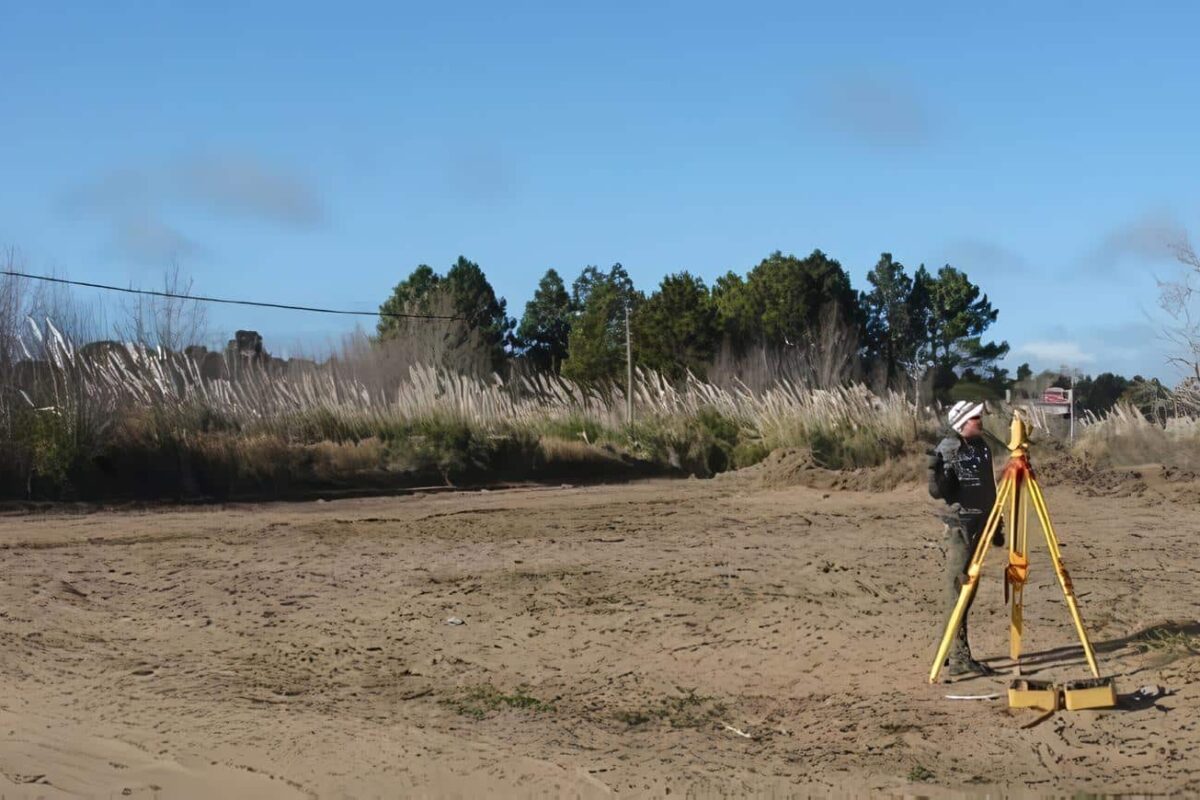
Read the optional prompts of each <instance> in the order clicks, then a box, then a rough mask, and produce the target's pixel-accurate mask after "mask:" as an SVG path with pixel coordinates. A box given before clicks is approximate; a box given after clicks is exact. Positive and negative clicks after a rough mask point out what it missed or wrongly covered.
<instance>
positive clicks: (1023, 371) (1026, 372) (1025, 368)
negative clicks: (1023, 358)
mask: <svg viewBox="0 0 1200 800" xmlns="http://www.w3.org/2000/svg"><path fill="white" fill-rule="evenodd" d="M1032 377H1033V368H1031V367H1030V366H1029V362H1026V363H1024V364H1022V365H1021V366H1019V367H1017V381H1018V382H1024V381H1027V380H1029V379H1030V378H1032Z"/></svg>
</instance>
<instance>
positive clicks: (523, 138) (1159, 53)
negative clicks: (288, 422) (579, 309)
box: [0, 2, 1200, 378]
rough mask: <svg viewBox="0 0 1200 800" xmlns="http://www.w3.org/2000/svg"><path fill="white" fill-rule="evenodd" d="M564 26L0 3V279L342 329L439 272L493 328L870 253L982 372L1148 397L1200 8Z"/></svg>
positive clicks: (227, 319) (398, 11) (501, 10)
mask: <svg viewBox="0 0 1200 800" xmlns="http://www.w3.org/2000/svg"><path fill="white" fill-rule="evenodd" d="M570 5H573V4H562V3H560V4H549V3H546V4H531V3H505V4H472V3H462V2H460V3H453V4H440V6H438V7H436V8H435V5H434V4H420V5H416V4H414V5H411V6H405V5H401V4H379V5H375V6H371V5H360V4H354V3H340V4H321V5H316V4H313V5H307V4H304V3H287V4H282V3H280V4H265V3H236V4H235V3H228V4H226V3H215V2H214V3H204V4H183V3H178V4H171V3H129V4H124V3H104V4H101V3H75V4H67V3H22V4H18V3H13V2H9V3H4V5H3V10H0V42H2V46H0V74H2V75H4V79H3V80H2V81H0V109H2V113H3V115H4V121H3V126H4V132H3V134H2V135H0V176H2V180H0V245H3V246H6V247H10V246H11V247H15V248H17V249H18V250H19V251H20V253H21V255H22V257H23V259H24V263H25V265H26V266H27V267H28V268H30V269H32V270H34V271H39V272H51V271H54V272H56V273H57V274H65V275H68V276H70V277H74V278H80V279H85V280H86V279H90V280H97V281H105V282H110V281H111V282H116V283H121V284H129V283H133V284H134V285H152V284H155V283H159V282H161V274H162V272H163V269H164V268H165V266H166V265H167V264H168V263H169V262H170V261H171V259H172V258H174V259H176V260H177V261H178V262H179V263H180V265H181V266H182V267H183V269H184V270H185V271H186V272H187V273H189V274H190V275H191V276H192V277H193V278H194V280H195V285H196V290H197V291H200V292H203V293H207V294H213V295H233V296H238V297H246V298H254V299H268V300H273V301H283V302H297V303H306V304H314V303H320V304H330V305H336V306H342V307H347V308H354V309H363V310H367V309H373V308H375V307H377V306H378V304H379V302H380V301H381V300H382V299H383V298H384V297H386V296H387V294H388V292H389V290H390V288H391V287H392V286H393V285H394V284H395V283H396V282H397V281H398V280H400V279H401V278H403V277H404V276H405V275H407V274H408V272H409V271H410V270H411V269H412V268H413V267H414V266H416V265H417V264H419V263H429V264H431V265H433V266H435V267H437V268H439V269H445V268H446V267H448V266H449V265H450V264H451V263H452V262H453V261H454V260H455V258H456V257H457V256H458V255H459V254H460V253H461V254H464V255H466V256H467V257H469V258H471V259H473V260H475V261H477V262H479V263H480V264H481V265H482V266H483V268H484V270H485V271H486V272H487V274H488V276H489V277H490V278H491V280H492V283H493V284H494V285H495V286H496V289H497V291H498V292H499V293H500V294H502V295H504V296H505V297H507V299H508V301H509V308H510V312H511V313H513V314H514V315H515V316H519V315H520V313H521V311H522V310H523V308H524V304H525V301H526V300H528V299H529V297H530V296H531V294H532V292H533V290H534V288H535V286H536V284H537V281H538V278H539V277H540V276H541V275H542V273H543V272H544V271H545V270H546V268H548V267H554V268H556V269H558V270H559V271H560V272H561V273H562V274H564V276H566V277H567V278H568V279H570V278H571V277H573V276H574V275H575V274H577V273H578V271H579V270H580V269H581V268H582V267H583V266H585V265H587V264H597V265H600V266H607V265H610V264H611V263H613V262H615V261H620V262H622V263H623V264H624V265H625V266H626V268H627V269H629V271H630V273H631V275H632V276H633V277H634V279H635V281H636V282H637V283H638V285H639V286H640V287H642V288H644V289H649V288H651V287H652V286H653V285H654V284H656V283H657V281H658V280H659V279H660V278H661V277H662V276H663V275H665V274H667V273H669V272H675V271H678V270H681V269H687V270H690V271H692V272H693V273H696V274H699V275H700V276H702V277H704V278H705V279H706V280H708V281H711V280H712V279H713V278H715V277H716V276H717V275H719V274H722V273H724V272H725V271H726V270H729V269H734V270H737V271H739V272H745V271H746V270H747V269H749V268H750V267H752V266H753V265H754V264H756V263H757V262H758V261H759V260H760V259H761V258H763V257H764V256H765V255H766V254H767V253H769V252H770V251H772V250H775V249H781V250H784V251H785V252H795V253H796V254H798V255H804V254H807V253H808V252H810V251H811V250H813V249H814V248H820V249H822V250H824V251H825V252H826V253H828V254H830V255H831V256H833V257H835V258H837V259H838V260H839V261H841V263H842V264H843V266H845V267H846V268H847V270H848V271H849V272H850V274H851V277H852V280H853V281H854V283H855V285H856V286H858V287H860V288H861V287H863V286H865V275H866V272H867V271H868V270H869V269H870V268H871V266H872V265H873V264H874V262H875V261H876V259H877V258H878V256H879V253H880V252H882V251H885V250H886V251H890V252H891V253H893V254H894V255H895V257H896V258H897V259H899V260H900V261H902V262H904V263H905V264H906V265H908V266H910V267H913V268H915V267H916V266H917V265H918V264H920V263H925V264H926V265H927V266H930V267H937V266H940V265H941V264H943V263H947V262H949V263H952V264H954V265H955V266H957V267H959V268H961V269H963V270H965V271H966V272H967V274H968V275H969V276H970V277H971V278H972V279H973V280H975V281H976V282H977V283H979V284H980V285H982V286H983V288H984V289H985V291H987V293H988V294H989V296H990V297H991V298H992V300H993V301H994V303H995V304H996V306H997V307H998V308H999V309H1000V318H999V321H998V322H997V324H996V325H995V326H994V327H993V329H992V332H993V333H994V335H995V336H996V337H997V338H1003V339H1006V340H1008V341H1009V342H1010V343H1011V344H1012V346H1013V351H1014V355H1013V357H1011V358H1010V359H1009V361H1008V363H1009V365H1010V366H1015V365H1016V364H1017V363H1020V362H1021V361H1030V362H1032V363H1033V364H1034V366H1038V367H1041V366H1048V367H1052V366H1058V365H1059V364H1060V363H1064V362H1069V363H1071V364H1072V365H1074V366H1077V367H1079V368H1081V369H1083V370H1085V371H1088V372H1092V373H1096V372H1100V371H1104V370H1114V371H1119V372H1124V373H1126V374H1132V373H1135V372H1140V373H1142V374H1146V375H1158V376H1160V377H1164V378H1172V377H1173V376H1174V373H1173V372H1172V371H1171V369H1170V368H1169V367H1167V366H1166V365H1165V363H1164V359H1165V355H1166V353H1167V351H1168V345H1167V344H1166V343H1164V342H1162V341H1160V340H1158V339H1157V338H1156V333H1155V331H1156V325H1157V324H1158V322H1159V320H1160V315H1159V313H1158V312H1157V286H1156V282H1155V278H1156V277H1167V276H1170V275H1172V274H1173V273H1174V272H1175V271H1176V270H1177V269H1178V268H1177V265H1176V264H1175V262H1174V261H1173V260H1172V258H1171V257H1170V255H1169V252H1168V250H1167V248H1166V246H1165V240H1166V239H1167V238H1169V237H1170V236H1173V235H1178V234H1179V233H1181V232H1183V231H1186V230H1188V229H1189V228H1190V227H1192V226H1193V225H1194V222H1195V220H1196V219H1197V218H1198V212H1200V202H1198V199H1197V197H1196V192H1197V188H1198V187H1200V148H1197V147H1196V146H1195V134H1196V131H1197V130H1200V102H1198V100H1200V82H1197V81H1196V80H1195V77H1196V75H1197V74H1200V52H1198V51H1197V50H1196V48H1195V46H1194V41H1193V37H1194V33H1195V31H1196V30H1197V29H1200V6H1195V5H1194V4H1187V3H1156V4H1153V5H1150V4H1145V5H1142V4H1130V3H1122V4H1106V3H1090V4H1087V5H1086V6H1084V5H1081V4H1046V3H1037V4H1027V5H1017V4H994V5H996V6H997V7H996V8H989V9H982V8H979V7H974V6H972V4H964V3H954V4H950V3H946V4H897V3H888V4H870V3H841V4H821V6H820V10H805V9H804V8H803V7H801V4H777V5H765V4H751V3H740V4H736V6H735V5H734V4H720V5H711V6H709V5H706V4H704V3H698V2H689V3H682V2H680V3H662V4H647V3H605V4H590V5H589V6H588V7H587V8H586V9H572V8H570V7H569V6H570ZM1000 6H1002V7H1000ZM210 322H211V323H212V325H213V327H214V328H215V329H216V330H217V332H218V336H219V337H220V338H228V336H229V335H230V332H231V331H232V329H234V328H237V327H254V328H256V329H258V330H260V331H261V332H262V333H263V334H264V336H265V338H266V341H267V347H268V349H271V350H275V351H279V350H284V349H287V348H289V347H297V346H303V347H312V346H315V345H317V344H320V343H322V342H325V341H328V340H329V339H330V338H332V337H335V336H337V335H338V333H339V331H342V330H346V329H348V328H350V327H352V326H353V325H354V322H353V320H347V321H345V322H344V323H343V322H342V321H341V320H339V319H335V318H329V317H321V316H315V317H314V316H305V315H297V314H288V313H284V312H268V311H258V310H255V311H253V312H250V313H248V312H247V311H245V310H236V309H224V308H213V310H212V311H211V312H210Z"/></svg>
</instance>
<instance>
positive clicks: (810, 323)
mask: <svg viewBox="0 0 1200 800" xmlns="http://www.w3.org/2000/svg"><path fill="white" fill-rule="evenodd" d="M746 288H747V291H748V292H749V294H750V303H751V305H752V308H753V310H754V312H755V313H754V316H755V317H757V319H758V324H759V326H760V334H759V335H760V341H761V342H763V343H764V344H768V345H798V344H801V343H805V344H808V343H812V342H813V341H814V339H815V338H816V337H817V336H818V332H819V330H820V321H821V315H822V313H823V312H825V311H826V309H828V308H832V309H833V313H834V315H835V319H836V320H837V322H839V323H841V324H843V325H852V326H858V325H859V324H860V322H861V316H862V314H861V310H860V308H859V305H858V296H857V295H856V294H855V292H854V290H853V289H852V288H851V287H850V276H849V275H847V274H846V271H845V270H844V269H842V265H841V264H839V263H838V262H837V261H834V260H833V259H831V258H829V257H828V256H826V255H825V254H824V253H822V252H821V251H820V250H814V251H813V252H812V253H811V254H810V255H809V256H808V257H806V258H803V259H799V258H796V257H795V256H793V255H787V256H785V255H783V253H782V252H780V251H778V250H776V251H775V252H774V253H772V254H771V255H769V256H767V258H765V259H763V261H762V262H761V263H759V265H758V266H757V267H755V268H754V269H753V270H751V271H750V274H749V275H747V277H746Z"/></svg>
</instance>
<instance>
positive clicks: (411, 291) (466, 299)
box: [376, 256, 514, 371]
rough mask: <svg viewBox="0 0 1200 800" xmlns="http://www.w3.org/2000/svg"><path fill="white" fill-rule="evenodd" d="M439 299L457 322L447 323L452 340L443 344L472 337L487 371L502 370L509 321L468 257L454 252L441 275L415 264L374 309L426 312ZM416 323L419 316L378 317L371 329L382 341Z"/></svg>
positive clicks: (501, 301)
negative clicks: (483, 355)
mask: <svg viewBox="0 0 1200 800" xmlns="http://www.w3.org/2000/svg"><path fill="white" fill-rule="evenodd" d="M443 298H444V299H445V300H446V301H447V304H448V305H449V307H450V308H451V309H452V310H453V315H454V316H456V317H458V318H459V319H460V321H461V324H460V325H457V326H452V327H451V333H450V334H449V336H450V337H451V338H452V339H454V341H451V342H449V346H450V347H451V348H453V347H455V346H462V345H465V344H466V343H467V342H468V341H478V342H480V343H481V345H482V347H484V348H485V349H486V350H487V356H488V360H489V361H490V363H491V367H492V369H493V370H495V371H501V370H503V369H504V366H505V363H506V361H507V359H508V350H507V348H508V346H509V345H510V344H511V342H512V329H513V325H514V322H513V320H512V319H510V318H509V317H508V314H507V313H506V303H505V301H504V298H502V297H499V298H498V297H496V292H495V290H494V289H492V285H491V284H490V283H489V282H488V279H487V276H485V275H484V274H483V270H481V269H480V268H479V265H478V264H476V263H475V262H473V261H469V260H467V259H466V258H464V257H462V256H459V257H458V260H457V261H456V262H455V263H454V265H453V266H451V267H450V269H449V270H448V271H447V272H446V275H445V276H444V277H443V276H440V275H438V274H437V273H436V272H434V271H433V268H431V267H429V266H428V265H425V264H422V265H420V266H419V267H417V268H416V269H415V270H413V272H412V274H410V275H409V276H408V278H406V279H405V280H403V281H401V282H400V283H398V284H397V285H396V287H395V288H394V289H393V290H392V294H391V296H390V297H388V299H387V300H385V301H384V302H383V303H382V304H381V305H380V307H379V310H380V311H381V312H384V313H392V314H396V313H399V314H429V313H431V312H432V311H434V310H437V309H439V305H438V301H439V299H443ZM421 323H422V321H421V320H405V319H403V318H396V317H383V318H381V319H380V320H379V324H378V326H377V328H376V330H377V332H378V334H379V338H380V339H387V338H390V337H393V336H397V335H401V334H406V333H408V332H410V331H411V328H410V327H409V326H410V325H411V324H421Z"/></svg>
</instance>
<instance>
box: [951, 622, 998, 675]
mask: <svg viewBox="0 0 1200 800" xmlns="http://www.w3.org/2000/svg"><path fill="white" fill-rule="evenodd" d="M946 666H947V667H948V668H949V669H948V671H949V673H950V676H951V677H953V678H959V677H962V676H963V675H982V676H987V675H995V674H996V671H995V670H994V669H992V668H991V667H989V666H988V665H987V664H984V663H983V662H982V661H976V660H975V659H974V658H972V657H971V647H970V645H969V644H967V628H966V626H965V625H964V626H963V627H961V628H959V629H958V635H957V636H956V637H954V645H953V646H952V647H951V648H950V657H949V658H948V659H947V660H946Z"/></svg>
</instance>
